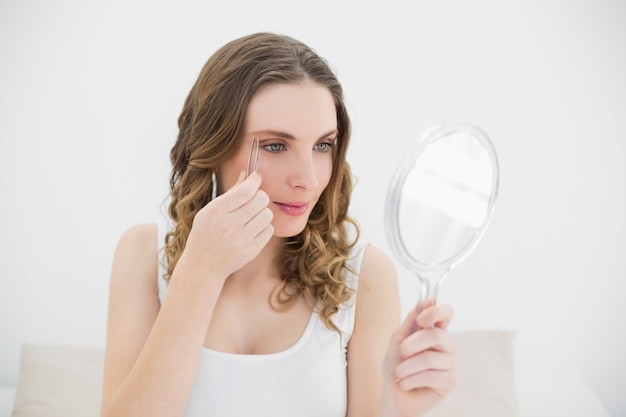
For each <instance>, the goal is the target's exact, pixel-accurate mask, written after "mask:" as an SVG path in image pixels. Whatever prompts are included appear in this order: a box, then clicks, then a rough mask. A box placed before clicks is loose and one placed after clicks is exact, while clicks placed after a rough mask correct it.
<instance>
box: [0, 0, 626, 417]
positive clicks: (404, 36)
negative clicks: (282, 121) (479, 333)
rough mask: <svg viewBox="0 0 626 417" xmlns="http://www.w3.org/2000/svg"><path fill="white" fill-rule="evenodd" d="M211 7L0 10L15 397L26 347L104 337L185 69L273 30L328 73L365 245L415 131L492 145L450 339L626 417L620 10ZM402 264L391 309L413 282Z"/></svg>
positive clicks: (7, 367)
mask: <svg viewBox="0 0 626 417" xmlns="http://www.w3.org/2000/svg"><path fill="white" fill-rule="evenodd" d="M90 3H91V4H90ZM172 3H174V2H172ZM209 3H211V4H209ZM216 3H219V2H206V1H200V0H197V1H195V2H194V1H182V2H181V1H179V2H176V4H177V5H175V6H174V5H166V4H164V3H161V2H155V1H147V0H146V1H121V0H116V1H107V2H97V3H96V2H87V1H82V0H66V1H55V2H47V1H44V0H9V1H3V2H1V3H0V62H1V63H0V191H1V194H0V195H1V198H2V202H1V205H0V210H1V211H0V214H1V215H0V276H1V277H2V286H1V290H0V329H1V332H0V335H1V336H0V337H1V340H2V343H0V383H1V384H13V383H15V380H16V375H17V369H18V368H17V366H18V353H19V346H20V344H21V343H24V342H41V343H63V344H87V345H96V346H101V345H103V343H104V332H105V318H106V308H107V304H106V302H107V301H106V300H107V281H108V273H109V269H110V264H111V257H112V253H113V250H114V246H115V243H116V241H117V238H118V237H119V235H120V234H121V233H122V231H123V230H124V229H125V228H127V227H128V226H130V225H131V224H134V223H137V222H142V221H153V220H154V219H156V217H157V216H158V214H159V210H160V204H161V202H162V200H163V199H164V197H165V196H166V192H167V181H168V174H169V162H168V151H169V147H170V146H171V144H172V143H173V140H174V137H175V134H176V124H175V123H176V118H177V116H178V112H179V110H180V108H181V105H182V102H183V99H184V97H185V96H186V94H187V92H188V90H189V88H190V87H191V84H192V83H193V81H194V79H195V76H196V75H197V73H198V71H199V69H200V67H201V65H202V64H203V63H204V61H205V60H206V59H207V58H208V56H209V55H210V54H211V53H212V52H213V51H214V50H215V49H216V48H217V47H219V46H221V45H222V44H223V43H225V42H226V41H228V40H231V39H233V38H234V37H237V36H240V35H243V34H247V33H250V32H255V31H259V30H269V31H275V32H281V33H287V34H290V35H292V36H295V37H297V38H300V39H301V40H303V41H305V42H307V43H309V44H311V45H312V46H313V47H314V48H316V49H317V50H318V52H319V53H320V54H321V55H323V56H325V57H326V58H327V59H328V60H329V61H330V63H331V64H332V66H333V67H334V68H335V69H336V71H337V73H338V75H339V77H340V79H341V80H342V82H343V84H344V87H345V90H346V96H347V100H348V105H349V109H350V111H351V114H352V117H353V122H354V127H355V128H354V137H353V139H354V140H353V145H352V148H351V150H350V155H349V156H350V158H351V161H352V165H353V169H354V172H355V175H356V176H357V177H358V185H357V188H356V191H355V195H354V207H353V214H354V215H355V216H357V217H358V218H359V220H360V222H361V224H362V226H363V229H364V232H365V235H366V236H367V237H369V238H370V239H371V240H372V241H374V242H375V243H376V244H378V245H379V246H382V247H385V248H386V247H387V243H386V241H385V235H384V222H383V207H384V197H385V195H386V188H387V184H388V182H389V179H390V177H391V175H392V172H393V169H394V167H395V164H396V162H397V160H398V159H399V158H400V157H401V155H402V154H403V152H404V150H405V149H406V148H407V147H408V146H409V144H410V141H411V140H412V139H414V138H415V136H416V135H417V133H418V132H419V131H420V130H422V129H423V128H425V127H427V126H429V125H431V124H433V123H436V122H440V121H443V120H456V121H468V122H473V123H475V124H477V125H479V126H480V127H482V128H483V129H484V130H485V131H486V132H487V133H488V134H489V135H490V136H491V138H492V140H493V142H494V143H495V146H496V148H497V150H498V153H499V157H500V165H501V169H502V177H501V192H500V198H499V201H498V203H497V206H496V211H495V217H494V218H493V220H492V223H491V225H490V228H489V230H488V231H487V233H486V235H485V237H484V239H483V240H482V242H481V244H480V245H479V246H478V248H477V249H476V251H475V252H474V253H473V254H472V255H471V256H470V257H469V258H468V259H467V260H466V261H465V263H463V264H462V265H461V266H459V268H458V269H456V270H455V271H453V273H452V274H451V275H450V276H449V278H448V280H447V281H446V285H445V286H444V289H443V294H442V298H443V300H444V301H446V302H449V303H452V304H453V305H454V307H455V311H456V319H455V325H454V326H455V327H454V328H455V329H457V330H463V329H476V328H505V329H515V330H516V331H517V335H518V336H517V337H518V339H517V341H518V345H520V346H524V347H526V348H530V349H536V350H541V351H546V352H549V353H553V354H557V355H559V356H560V357H561V358H563V359H564V360H568V361H571V363H572V364H573V366H576V367H578V368H579V369H580V371H581V372H582V374H583V375H584V376H585V378H586V379H587V381H588V382H589V384H590V385H591V386H592V388H593V389H594V390H595V391H596V393H597V394H598V395H599V396H600V398H601V399H602V400H603V401H604V403H605V404H606V406H607V408H608V409H609V411H610V412H611V413H612V414H613V415H615V416H618V415H624V414H625V413H626V399H625V397H624V396H623V394H622V392H621V391H622V388H623V387H624V386H626V377H625V376H624V375H626V360H625V359H624V356H623V352H626V340H625V338H624V333H625V332H624V324H623V318H624V317H626V303H624V301H625V298H626V273H625V272H624V266H625V263H626V261H625V260H624V259H625V257H624V255H623V252H624V249H625V248H626V237H625V234H624V232H626V222H625V220H624V213H625V212H626V184H625V181H626V180H625V178H626V175H625V174H626V168H625V166H624V165H625V164H624V159H625V157H626V145H625V144H624V140H625V139H626V76H625V75H624V74H626V6H625V4H624V2H622V1H618V0H614V1H610V0H573V1H551V0H548V1H542V0H526V1H523V2H522V1H518V2H503V1H498V0H475V1H471V2H469V1H463V0H442V1H406V2H402V1H399V0H396V1H388V2H383V1H379V2H372V1H356V0H354V1H343V2H341V1H319V0H318V1H306V2H299V3H296V2H291V1H282V2H280V1H274V2H272V3H271V4H269V5H267V4H266V5H263V6H261V5H260V4H259V3H262V2H256V1H252V0H250V1H237V0H229V1H228V2H222V3H224V4H216ZM226 3H228V4H226ZM401 271H402V279H403V281H402V285H403V290H404V292H403V296H404V299H403V301H404V305H405V309H406V308H408V306H410V304H411V303H412V302H414V300H415V297H416V293H417V290H416V283H415V282H414V279H413V278H412V277H411V275H410V274H408V273H407V272H405V271H403V270H401Z"/></svg>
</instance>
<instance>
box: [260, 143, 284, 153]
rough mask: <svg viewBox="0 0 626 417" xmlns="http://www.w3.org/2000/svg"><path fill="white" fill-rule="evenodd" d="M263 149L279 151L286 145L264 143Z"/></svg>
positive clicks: (273, 151)
mask: <svg viewBox="0 0 626 417" xmlns="http://www.w3.org/2000/svg"><path fill="white" fill-rule="evenodd" d="M263 149H265V150H266V151H269V152H272V153H277V152H280V151H282V150H284V149H285V145H283V144H282V143H269V144H267V145H263Z"/></svg>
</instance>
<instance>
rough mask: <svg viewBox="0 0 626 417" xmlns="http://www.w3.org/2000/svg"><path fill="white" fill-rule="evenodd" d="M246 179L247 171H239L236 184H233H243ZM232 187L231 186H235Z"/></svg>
mask: <svg viewBox="0 0 626 417" xmlns="http://www.w3.org/2000/svg"><path fill="white" fill-rule="evenodd" d="M245 179H246V171H241V172H240V173H239V176H238V177H237V181H235V185H233V187H236V186H237V185H239V184H241V183H242V182H243V180H245ZM233 187H231V188H233Z"/></svg>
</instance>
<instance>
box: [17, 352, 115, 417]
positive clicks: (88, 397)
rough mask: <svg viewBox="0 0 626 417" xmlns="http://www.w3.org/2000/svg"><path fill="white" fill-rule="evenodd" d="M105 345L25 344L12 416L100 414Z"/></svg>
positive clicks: (84, 416)
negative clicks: (102, 347) (103, 346)
mask: <svg viewBox="0 0 626 417" xmlns="http://www.w3.org/2000/svg"><path fill="white" fill-rule="evenodd" d="M103 365H104V353H103V351H102V349H97V348H86V347H62V346H45V345H42V346H34V345H24V346H22V351H21V359H20V374H19V380H18V384H17V388H16V393H15V402H14V404H13V417H52V416H63V417H91V416H93V417H99V416H100V401H101V399H100V398H101V396H102V371H103Z"/></svg>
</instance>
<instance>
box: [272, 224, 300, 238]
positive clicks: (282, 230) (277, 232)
mask: <svg viewBox="0 0 626 417" xmlns="http://www.w3.org/2000/svg"><path fill="white" fill-rule="evenodd" d="M281 223H282V224H273V226H274V237H282V238H287V237H294V236H297V235H299V234H300V233H302V231H303V230H304V228H305V227H306V221H302V222H294V221H291V222H288V223H289V224H285V223H287V222H285V223H283V222H281Z"/></svg>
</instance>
